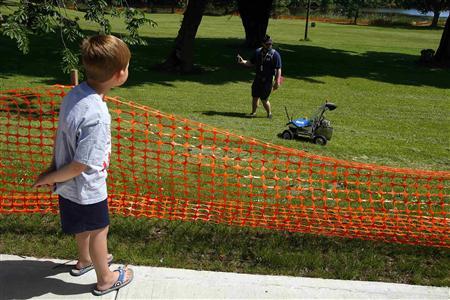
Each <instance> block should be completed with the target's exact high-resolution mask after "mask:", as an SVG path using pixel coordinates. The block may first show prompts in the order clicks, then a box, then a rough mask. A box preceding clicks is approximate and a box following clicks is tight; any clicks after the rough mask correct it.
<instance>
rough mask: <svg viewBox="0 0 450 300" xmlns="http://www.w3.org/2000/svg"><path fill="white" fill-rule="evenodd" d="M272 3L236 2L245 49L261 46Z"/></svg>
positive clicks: (271, 0) (261, 1) (266, 0)
mask: <svg viewBox="0 0 450 300" xmlns="http://www.w3.org/2000/svg"><path fill="white" fill-rule="evenodd" d="M272 3H273V0H258V1H255V0H238V9H239V14H240V16H241V20H242V25H243V26H244V30H245V45H246V46H247V47H251V48H255V47H258V46H259V45H260V44H261V41H262V40H263V38H264V35H266V32H267V26H268V25H269V17H270V11H271V9H272Z"/></svg>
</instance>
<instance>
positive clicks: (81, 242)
mask: <svg viewBox="0 0 450 300" xmlns="http://www.w3.org/2000/svg"><path fill="white" fill-rule="evenodd" d="M89 238H90V232H89V231H85V232H82V233H78V234H75V240H76V242H77V247H78V263H77V265H76V267H77V268H78V269H81V268H84V267H86V266H89V265H90V264H91V263H92V261H91V256H90V254H89Z"/></svg>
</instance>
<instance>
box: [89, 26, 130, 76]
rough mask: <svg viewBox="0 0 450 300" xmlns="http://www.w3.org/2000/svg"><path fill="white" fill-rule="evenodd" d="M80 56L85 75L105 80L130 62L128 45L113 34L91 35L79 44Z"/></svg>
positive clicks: (123, 68)
mask: <svg viewBox="0 0 450 300" xmlns="http://www.w3.org/2000/svg"><path fill="white" fill-rule="evenodd" d="M81 57H82V62H83V66H84V69H85V71H86V77H87V78H88V79H91V80H95V81H98V82H105V81H107V80H109V79H111V77H113V75H114V74H115V73H117V72H119V71H120V70H125V69H126V67H127V65H128V63H129V62H130V58H131V53H130V49H128V46H127V45H126V44H125V43H124V42H123V41H122V40H121V39H119V38H117V37H115V36H113V35H96V36H91V37H90V38H87V39H85V40H84V41H83V43H82V44H81Z"/></svg>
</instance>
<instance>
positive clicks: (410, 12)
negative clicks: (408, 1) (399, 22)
mask: <svg viewBox="0 0 450 300" xmlns="http://www.w3.org/2000/svg"><path fill="white" fill-rule="evenodd" d="M364 11H366V12H372V13H383V14H400V15H407V16H416V17H432V16H433V12H431V11H430V12H428V13H426V14H422V13H421V12H420V11H418V10H415V9H398V8H375V9H366V10H364ZM448 15H449V11H442V12H441V15H440V17H441V18H448Z"/></svg>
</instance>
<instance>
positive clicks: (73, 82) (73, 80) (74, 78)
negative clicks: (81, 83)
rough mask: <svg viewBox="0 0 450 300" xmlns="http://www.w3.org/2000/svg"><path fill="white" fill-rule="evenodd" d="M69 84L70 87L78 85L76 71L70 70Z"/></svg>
mask: <svg viewBox="0 0 450 300" xmlns="http://www.w3.org/2000/svg"><path fill="white" fill-rule="evenodd" d="M70 84H71V85H74V86H75V85H78V70H77V69H72V70H71V71H70Z"/></svg>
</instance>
